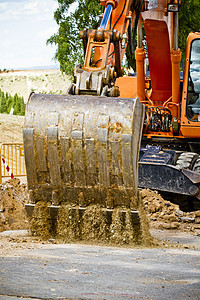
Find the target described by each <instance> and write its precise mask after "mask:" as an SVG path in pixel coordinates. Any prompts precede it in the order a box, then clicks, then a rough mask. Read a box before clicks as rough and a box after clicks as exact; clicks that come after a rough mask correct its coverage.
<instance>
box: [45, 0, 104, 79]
mask: <svg viewBox="0 0 200 300" xmlns="http://www.w3.org/2000/svg"><path fill="white" fill-rule="evenodd" d="M76 2H77V1H76V0H58V5H59V7H58V9H57V10H56V11H55V13H54V19H55V20H56V23H57V24H58V26H59V29H58V32H57V33H56V34H54V35H52V36H51V37H50V38H49V39H48V40H47V44H55V45H57V50H56V53H55V59H57V60H58V61H59V63H60V69H61V71H63V72H65V73H68V74H72V70H73V68H74V67H75V65H76V64H77V63H82V62H83V47H82V41H81V40H80V39H79V31H80V30H83V29H84V28H97V27H98V24H99V23H98V18H97V16H98V15H100V14H101V13H102V9H103V8H102V6H101V5H100V1H99V0H79V1H78V6H77V8H76V9H75V10H74V12H71V13H68V10H69V8H70V5H72V4H75V3H76Z"/></svg>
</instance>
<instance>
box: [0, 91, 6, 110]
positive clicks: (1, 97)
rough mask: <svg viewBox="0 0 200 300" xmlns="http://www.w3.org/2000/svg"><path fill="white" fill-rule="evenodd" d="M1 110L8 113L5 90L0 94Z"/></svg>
mask: <svg viewBox="0 0 200 300" xmlns="http://www.w3.org/2000/svg"><path fill="white" fill-rule="evenodd" d="M0 112H1V113H2V114H3V113H7V105H6V97H5V94H4V92H2V91H1V94H0Z"/></svg>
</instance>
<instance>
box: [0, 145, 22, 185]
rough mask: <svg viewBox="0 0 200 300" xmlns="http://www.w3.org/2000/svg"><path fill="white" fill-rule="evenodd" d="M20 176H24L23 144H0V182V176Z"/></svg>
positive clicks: (0, 181) (0, 177)
mask: <svg viewBox="0 0 200 300" xmlns="http://www.w3.org/2000/svg"><path fill="white" fill-rule="evenodd" d="M21 176H26V169H25V161H24V148H23V144H22V143H2V144H0V183H2V178H13V177H21Z"/></svg>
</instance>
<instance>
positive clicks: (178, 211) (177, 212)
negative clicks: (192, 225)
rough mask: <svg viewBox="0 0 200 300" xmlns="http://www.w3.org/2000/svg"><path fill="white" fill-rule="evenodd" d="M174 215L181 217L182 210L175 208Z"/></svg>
mask: <svg viewBox="0 0 200 300" xmlns="http://www.w3.org/2000/svg"><path fill="white" fill-rule="evenodd" d="M175 215H176V216H177V217H179V218H180V217H183V212H182V211H181V210H176V211H175Z"/></svg>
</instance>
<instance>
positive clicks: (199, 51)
mask: <svg viewBox="0 0 200 300" xmlns="http://www.w3.org/2000/svg"><path fill="white" fill-rule="evenodd" d="M180 125H181V127H180V131H181V134H182V135H183V136H184V137H185V138H196V139H198V138H199V131H200V33H199V32H195V33H190V34H189V36H188V39H187V47H186V59H185V69H184V81H183V93H182V107H181V122H180Z"/></svg>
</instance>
